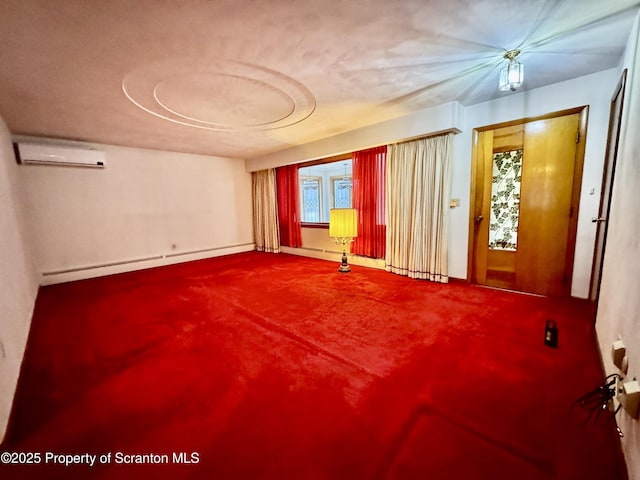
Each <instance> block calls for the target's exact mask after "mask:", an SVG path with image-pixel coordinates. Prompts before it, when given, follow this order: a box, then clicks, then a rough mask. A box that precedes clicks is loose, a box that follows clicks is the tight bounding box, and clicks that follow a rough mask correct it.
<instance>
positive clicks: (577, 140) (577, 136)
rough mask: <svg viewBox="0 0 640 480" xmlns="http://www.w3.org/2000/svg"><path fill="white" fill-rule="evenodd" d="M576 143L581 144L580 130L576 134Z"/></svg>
mask: <svg viewBox="0 0 640 480" xmlns="http://www.w3.org/2000/svg"><path fill="white" fill-rule="evenodd" d="M576 143H580V130H578V131H577V132H576Z"/></svg>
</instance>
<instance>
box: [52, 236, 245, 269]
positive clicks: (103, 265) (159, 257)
mask: <svg viewBox="0 0 640 480" xmlns="http://www.w3.org/2000/svg"><path fill="white" fill-rule="evenodd" d="M251 245H255V244H253V243H241V244H239V245H226V246H224V247H214V248H203V249H201V250H192V251H189V252H179V253H168V254H165V255H153V256H151V257H144V258H136V259H133V260H122V261H120V262H109V263H100V264H97V265H89V266H87V267H76V268H68V269H65V270H55V271H53V272H43V273H42V275H43V276H44V277H47V276H51V275H61V274H64V273H75V272H82V271H85V270H95V269H97V268H108V267H118V266H120V265H133V264H135V263H140V262H150V261H153V260H164V259H166V258H173V257H182V256H185V255H197V254H199V253H206V252H215V251H217V250H226V249H228V248H238V247H248V246H251Z"/></svg>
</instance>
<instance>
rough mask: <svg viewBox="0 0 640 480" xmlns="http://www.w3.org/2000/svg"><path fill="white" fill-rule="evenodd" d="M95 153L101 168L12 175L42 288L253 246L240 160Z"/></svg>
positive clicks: (28, 169) (121, 150)
mask: <svg viewBox="0 0 640 480" xmlns="http://www.w3.org/2000/svg"><path fill="white" fill-rule="evenodd" d="M96 147H97V148H101V149H103V150H104V151H105V152H106V168H104V169H91V168H77V167H58V166H39V165H38V166H34V165H23V166H21V167H20V168H21V169H22V170H23V174H24V178H25V187H26V194H27V214H28V220H29V223H30V225H31V227H32V234H33V238H34V239H35V242H34V247H35V254H36V258H37V264H38V267H39V270H40V271H41V272H42V273H43V279H42V283H43V284H46V283H53V282H57V281H67V280H72V279H77V278H86V277H90V276H97V275H104V274H109V273H116V272H120V271H127V270H134V269H139V268H147V267H151V266H157V265H163V264H167V263H176V262H180V261H186V260H192V259H195V258H204V257H211V256H216V255H219V254H227V253H234V252H237V251H246V250H252V249H253V248H254V243H253V224H252V220H251V219H252V204H251V175H250V174H249V173H247V172H246V171H245V169H244V162H243V161H242V160H237V159H229V158H221V157H209V156H204V155H192V154H182V153H172V152H163V151H156V150H144V149H137V148H125V147H116V146H109V145H97V146H96ZM163 256H165V257H164V258H163Z"/></svg>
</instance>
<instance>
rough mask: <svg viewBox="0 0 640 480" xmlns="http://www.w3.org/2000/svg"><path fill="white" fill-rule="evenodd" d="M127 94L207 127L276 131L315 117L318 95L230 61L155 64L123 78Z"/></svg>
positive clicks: (156, 110) (165, 115)
mask: <svg viewBox="0 0 640 480" xmlns="http://www.w3.org/2000/svg"><path fill="white" fill-rule="evenodd" d="M122 89H123V91H124V93H125V95H126V96H127V98H128V99H129V100H130V101H131V102H133V103H134V104H135V105H136V106H138V107H139V108H141V109H143V110H144V111H146V112H148V113H151V114H152V115H155V116H156V117H159V118H162V119H164V120H168V121H170V122H174V123H178V124H180V125H186V126H189V127H195V128H202V129H207V130H222V131H241V130H272V129H277V128H283V127H287V126H290V125H293V124H296V123H299V122H301V121H302V120H304V119H306V118H307V117H309V116H310V115H311V114H312V113H313V111H314V110H315V107H316V102H315V98H314V96H313V95H312V94H311V92H310V91H309V90H308V89H307V88H306V87H305V86H304V85H302V84H301V83H299V82H297V81H296V80H294V79H292V78H290V77H287V76H286V75H283V74H281V73H279V72H276V71H273V70H269V69H267V68H264V67H260V66H257V65H250V64H246V63H240V62H234V61H230V60H221V59H215V60H203V59H195V58H189V57H187V58H176V59H171V60H166V61H162V62H153V63H149V64H146V65H143V66H142V67H140V68H138V69H136V70H134V71H132V72H131V73H129V74H128V75H127V76H126V77H125V78H124V80H123V81H122Z"/></svg>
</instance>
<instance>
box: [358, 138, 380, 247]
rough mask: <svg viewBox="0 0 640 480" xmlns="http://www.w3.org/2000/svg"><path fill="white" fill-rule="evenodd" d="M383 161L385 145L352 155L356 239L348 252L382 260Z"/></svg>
mask: <svg viewBox="0 0 640 480" xmlns="http://www.w3.org/2000/svg"><path fill="white" fill-rule="evenodd" d="M386 158H387V147H386V146H383V147H376V148H371V149H369V150H362V151H360V152H354V153H353V208H355V209H356V210H357V211H358V236H357V237H356V239H355V241H354V242H353V245H352V248H351V251H352V253H355V254H356V255H364V256H366V257H372V258H384V254H385V246H386V234H387V227H386V225H385V205H384V203H385V168H386Z"/></svg>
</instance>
